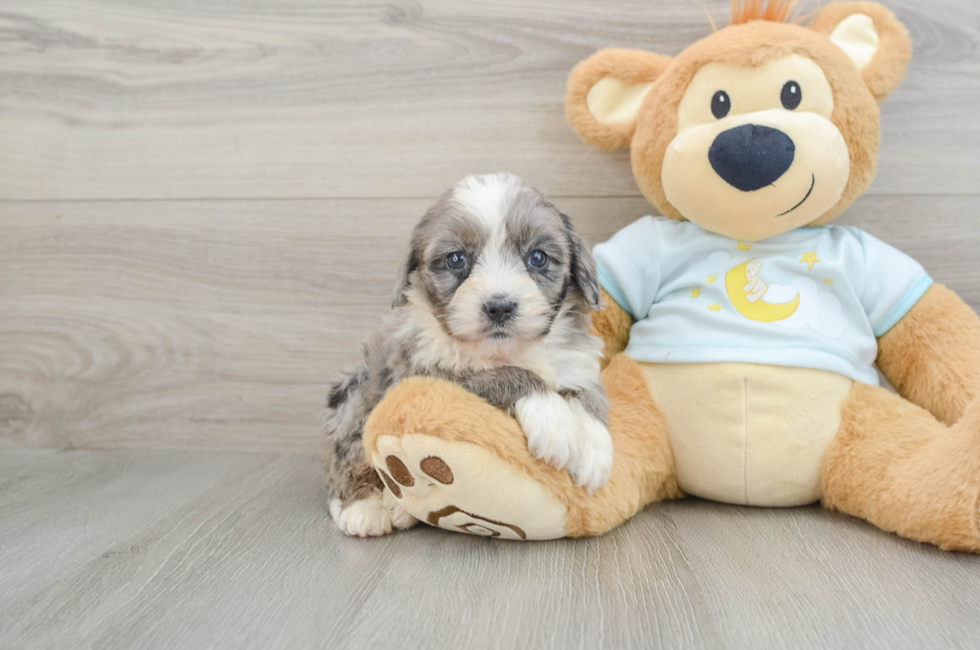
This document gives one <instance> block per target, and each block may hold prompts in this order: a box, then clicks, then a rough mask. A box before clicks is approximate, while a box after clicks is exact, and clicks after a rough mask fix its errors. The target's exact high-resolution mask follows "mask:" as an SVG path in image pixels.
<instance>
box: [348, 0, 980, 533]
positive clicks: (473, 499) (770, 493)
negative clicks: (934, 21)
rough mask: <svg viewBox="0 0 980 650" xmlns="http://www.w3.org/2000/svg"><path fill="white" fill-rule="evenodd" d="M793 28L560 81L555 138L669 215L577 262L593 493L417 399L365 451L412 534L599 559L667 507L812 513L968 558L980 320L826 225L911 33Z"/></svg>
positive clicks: (729, 35)
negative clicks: (595, 421) (615, 166)
mask: <svg viewBox="0 0 980 650" xmlns="http://www.w3.org/2000/svg"><path fill="white" fill-rule="evenodd" d="M790 8H791V6H790V3H788V2H783V1H781V0H780V1H777V0H773V1H770V2H769V3H768V5H766V4H765V3H764V2H761V1H757V0H749V1H748V2H741V3H739V2H734V3H733V18H732V24H731V25H729V26H728V27H726V28H724V29H721V30H718V31H716V32H715V33H713V34H712V35H710V36H708V37H707V38H705V39H703V40H701V41H699V42H697V43H695V44H693V45H691V46H690V47H688V48H687V49H686V50H684V51H683V52H681V53H680V54H679V55H677V56H676V57H673V58H670V57H666V56H661V55H658V54H652V53H649V52H643V51H638V50H603V51H600V52H598V53H596V54H595V55H593V56H592V57H590V58H589V59H587V60H585V61H583V62H582V63H580V64H579V65H578V66H577V67H576V68H575V70H574V71H573V72H572V74H571V77H570V79H569V82H568V94H567V104H566V113H567V117H568V120H569V121H570V122H571V125H572V127H573V128H574V129H575V131H576V132H577V133H578V134H579V136H581V138H582V139H583V140H584V141H585V142H586V143H588V144H590V145H593V146H596V147H602V148H606V149H611V148H617V147H625V146H629V147H630V148H631V152H632V164H633V173H634V176H635V178H636V181H637V183H638V185H639V187H640V189H641V190H642V191H643V194H644V196H646V197H647V198H648V199H649V200H650V201H651V202H652V203H653V204H654V205H655V206H656V207H657V208H658V210H659V211H660V213H661V214H662V215H664V216H661V217H645V218H643V219H641V220H639V221H637V222H635V223H633V224H632V225H630V226H628V227H627V228H625V229H624V230H622V231H620V233H618V234H617V235H616V236H614V237H613V238H612V239H611V240H610V241H609V242H606V243H604V244H600V245H598V246H597V247H596V249H595V255H596V259H597V261H598V263H599V268H600V281H601V284H602V286H603V290H604V291H603V299H604V308H603V309H602V310H601V311H596V312H594V313H593V327H594V331H595V332H596V333H598V334H599V335H601V336H602V337H603V339H604V340H605V353H606V359H607V365H606V367H605V369H604V371H603V381H604V382H605V384H606V388H607V392H608V396H609V400H610V403H611V412H610V416H609V424H610V430H611V432H612V436H613V444H614V447H615V461H614V467H613V473H612V479H611V481H610V483H609V484H608V485H607V486H605V487H603V488H601V489H600V490H598V491H597V492H596V493H594V494H588V493H587V492H586V491H585V490H583V489H580V488H576V487H575V486H574V485H573V483H572V481H571V479H570V478H569V477H568V475H567V473H565V472H563V471H559V470H557V469H555V468H553V467H551V466H549V465H547V464H545V463H543V462H541V461H538V460H536V459H534V458H533V457H532V456H531V454H530V453H529V452H528V449H527V442H526V440H525V438H524V435H523V433H522V432H521V430H520V428H519V426H518V425H517V422H516V421H515V420H513V419H512V418H510V417H508V416H507V415H506V414H505V413H503V412H501V411H498V410H496V409H494V408H493V407H491V406H490V405H489V404H487V403H486V402H483V401H482V400H481V399H480V398H478V397H476V396H474V395H472V394H469V393H467V392H465V391H464V390H463V389H461V388H459V387H456V386H453V385H450V384H448V383H445V382H442V381H439V380H435V379H425V378H420V379H411V380H408V381H405V382H404V383H402V384H401V385H399V386H397V387H395V388H394V389H393V390H392V391H391V392H390V393H389V395H388V396H387V397H386V399H385V400H384V401H383V402H382V403H381V405H379V406H378V408H377V409H376V410H375V411H374V413H373V414H372V416H371V418H370V420H369V422H368V425H367V427H366V428H365V435H364V444H365V449H366V453H367V455H368V457H369V458H370V460H371V462H372V463H373V465H374V466H375V468H376V469H377V470H378V472H379V474H380V475H381V477H382V479H383V481H384V483H385V484H386V486H387V489H388V490H390V491H391V493H392V495H393V496H394V497H396V498H397V499H398V500H399V503H401V504H402V505H403V507H404V508H405V509H406V510H407V511H408V512H410V513H412V514H413V515H414V516H416V517H417V518H419V519H421V520H422V521H425V522H428V523H429V524H431V525H433V526H441V527H443V528H447V529H450V530H455V531H462V532H467V533H472V534H478V535H485V536H490V537H499V538H505V539H521V540H530V539H548V538H558V537H563V536H571V537H575V536H588V535H598V534H601V533H603V532H605V531H608V530H610V529H612V528H614V527H615V526H618V525H619V524H621V523H622V522H624V521H625V520H626V519H628V518H629V517H630V516H632V515H633V514H634V513H636V512H637V511H638V510H640V509H641V508H643V507H644V506H645V505H647V504H649V503H652V502H655V501H658V500H662V499H673V498H678V497H681V496H683V494H685V493H688V494H692V495H697V496H700V497H703V498H706V499H712V500H716V501H722V502H728V503H736V504H743V505H746V504H747V505H756V506H795V505H802V504H807V503H813V502H816V501H820V502H821V503H822V504H823V505H824V506H826V507H827V508H831V509H835V510H840V511H842V512H845V513H848V514H850V515H853V516H855V517H861V518H863V519H866V520H867V521H869V522H871V523H872V524H874V525H876V526H878V527H880V528H882V529H885V530H888V531H894V532H896V533H898V534H899V535H902V536H905V537H908V538H911V539H915V540H919V541H922V542H928V543H931V544H935V545H937V546H939V547H941V548H944V549H950V550H962V551H973V552H978V551H980V398H978V395H980V319H978V317H977V315H976V314H975V313H974V311H973V310H972V309H971V308H970V307H969V306H967V305H966V304H965V303H964V302H963V301H962V300H960V299H959V298H958V297H957V296H956V295H955V294H954V293H953V292H951V291H950V290H948V289H946V288H944V287H943V286H941V285H938V284H934V283H933V281H932V280H931V279H930V277H929V276H928V274H927V273H926V271H925V270H924V269H923V268H922V266H920V265H919V264H918V263H916V262H915V261H914V260H912V259H911V258H909V257H908V256H906V255H905V254H903V253H901V252H900V251H898V250H896V249H894V248H892V247H890V246H888V245H887V244H885V243H883V242H881V241H879V240H877V239H875V238H873V237H871V236H870V235H868V234H867V233H865V232H863V231H861V230H859V229H857V228H853V227H845V226H837V225H829V224H830V222H831V221H832V220H833V219H834V218H835V217H836V216H837V215H839V214H840V213H841V212H842V211H843V210H844V209H845V208H847V207H848V206H849V205H850V204H851V203H852V202H853V201H854V199H855V198H857V197H858V196H860V195H861V194H862V193H863V192H864V191H865V190H867V188H868V186H869V185H870V183H871V180H872V177H873V176H874V173H875V166H876V161H877V155H878V144H879V134H880V129H879V113H878V103H879V102H880V101H882V100H883V99H885V97H887V96H888V95H889V94H890V93H891V92H892V91H894V90H895V89H896V88H897V87H898V85H899V83H900V82H901V80H902V78H903V77H904V75H905V71H906V68H907V66H908V63H909V59H910V57H911V44H910V40H909V36H908V33H907V31H906V30H905V28H904V27H903V26H902V25H901V23H899V22H898V20H897V19H896V18H895V16H894V15H893V14H892V13H891V12H889V11H888V10H886V9H885V8H884V7H882V6H881V5H879V4H876V3H872V2H839V3H838V2H835V3H830V4H828V5H827V6H825V7H824V8H823V9H822V10H820V11H819V12H818V13H817V14H816V15H815V16H814V18H813V20H812V21H811V22H810V24H809V25H808V26H803V25H801V24H795V23H793V22H790V21H789V20H788V16H789V13H790ZM923 227H928V224H927V222H924V223H923ZM876 367H877V369H878V370H880V371H881V373H882V374H883V375H884V376H885V377H886V378H887V379H888V381H889V382H890V383H891V384H892V385H893V386H894V387H895V389H896V390H897V391H898V394H895V393H894V392H891V391H889V390H887V389H886V388H884V387H882V386H879V385H878V384H879V381H878V375H877V372H876V369H875V368H876Z"/></svg>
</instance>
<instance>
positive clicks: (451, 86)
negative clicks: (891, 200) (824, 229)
mask: <svg viewBox="0 0 980 650" xmlns="http://www.w3.org/2000/svg"><path fill="white" fill-rule="evenodd" d="M727 5H728V3H727V0H706V1H705V2H688V3H678V2H675V1H673V0H623V1H620V2H615V3H595V2H591V1H590V0H574V1H562V2H561V3H557V2H553V1H551V0H536V1H533V2H526V1H524V0H506V1H503V2H491V3H487V2H457V1H455V0H429V1H427V2H422V3H394V4H392V3H388V4H377V3H369V2H365V1H357V0H343V1H335V2H329V3H323V2H320V1H319V0H286V1H281V0H251V1H250V2H247V3H245V2H242V3H202V2H197V1H196V0H176V1H174V2H166V3H161V2H158V1H156V0H127V1H125V2H120V1H118V0H87V1H86V2H84V3H80V2H72V3H53V2H39V1H37V0H6V1H5V2H4V6H3V10H2V12H0V30H2V31H3V33H4V34H5V37H4V38H3V39H0V198H3V199H17V200H43V199H100V198H101V199H110V198H115V199H140V198H249V197H251V198H277V197H290V198H293V197H306V198H344V197H363V198H376V197H430V196H434V195H436V194H438V193H439V192H441V191H442V190H443V189H444V188H445V187H446V186H448V185H449V184H450V183H451V182H452V181H453V180H455V179H456V178H457V177H458V176H460V175H461V174H464V173H477V172H488V171H499V170H509V171H513V172H515V173H518V174H520V175H522V176H525V177H527V178H528V179H529V180H532V181H534V182H535V183H537V184H539V185H541V186H544V187H548V188H549V191H551V192H552V193H554V194H556V195H577V196H638V195H639V193H638V191H637V188H636V185H635V183H634V181H633V179H632V176H631V172H630V167H629V156H628V154H627V152H624V151H619V152H603V151H598V150H593V149H590V148H589V147H587V146H585V145H584V144H582V143H581V142H580V141H579V140H578V138H577V137H576V136H575V135H574V133H573V132H572V131H571V129H570V128H569V127H568V126H567V125H566V124H565V120H564V117H563V116H564V110H563V99H564V88H565V80H566V78H567V75H568V73H569V71H570V70H571V69H572V67H573V66H574V65H575V64H576V63H577V62H578V61H580V60H581V59H583V58H585V57H586V56H588V55H589V54H591V53H592V52H594V51H595V50H597V49H601V48H603V47H636V48H648V49H656V50H658V51H660V52H662V53H665V54H676V53H677V52H679V51H681V50H682V49H683V48H684V47H686V46H687V45H688V44H690V43H692V42H693V41H694V40H696V39H698V38H701V37H704V36H707V35H708V34H709V33H710V27H709V24H708V20H707V17H706V16H705V14H704V10H705V8H707V9H709V10H710V11H711V13H712V14H713V15H714V16H715V18H716V20H717V21H718V22H719V23H720V24H723V23H724V22H725V20H726V16H727ZM888 5H889V6H890V7H891V8H893V9H894V10H895V11H896V12H897V14H898V15H899V17H900V18H901V19H902V20H903V21H904V22H905V24H906V25H907V26H908V27H909V29H910V31H911V33H912V37H913V41H914V44H915V48H916V56H915V58H914V60H913V63H912V68H911V71H910V73H909V76H908V79H907V81H906V82H905V84H904V85H903V87H902V88H901V89H900V90H899V91H898V92H897V93H896V94H895V96H894V97H893V98H891V99H890V100H889V101H888V102H886V103H885V104H884V105H883V108H882V111H883V124H884V127H883V128H884V134H883V142H884V145H883V148H882V152H881V165H880V169H879V176H878V180H877V182H876V183H875V185H874V186H873V189H872V192H873V193H875V194H883V195H907V194H937V193H942V194H975V193H976V192H977V184H976V178H977V177H978V175H980V161H978V158H977V156H976V155H975V152H976V151H977V150H978V149H980V122H978V120H976V119H975V117H976V116H975V108H974V107H975V106H977V105H980V50H978V49H977V48H976V47H975V44H976V42H977V41H978V39H980V9H978V6H977V5H976V3H970V2H965V1H964V0H942V1H935V2H930V3H928V4H923V3H921V2H918V1H917V0H891V1H890V2H888Z"/></svg>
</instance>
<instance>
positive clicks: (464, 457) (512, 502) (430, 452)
mask: <svg viewBox="0 0 980 650" xmlns="http://www.w3.org/2000/svg"><path fill="white" fill-rule="evenodd" d="M371 461H372V463H373V464H374V467H375V469H376V470H377V471H378V474H379V475H380V476H381V479H382V480H383V481H384V483H385V485H386V486H387V489H386V491H385V498H386V499H393V500H394V502H395V503H397V504H398V505H400V506H401V507H402V508H403V509H404V510H405V511H406V512H408V513H410V514H411V515H412V516H414V517H415V518H417V519H419V520H421V521H424V522H426V523H428V524H430V525H432V526H438V527H440V528H445V529H447V530H452V531H455V532H464V533H469V534H471V535H481V536H484V537H495V538H498V539H513V540H530V539H557V538H559V537H564V536H565V515H566V512H567V511H566V508H565V506H564V505H563V504H562V503H561V502H560V501H559V500H558V499H557V498H555V496H554V495H553V494H552V493H551V492H549V491H548V490H546V489H545V488H544V487H543V486H542V485H541V484H539V483H537V482H536V481H534V480H533V479H531V478H530V477H529V476H528V475H527V474H525V473H524V472H522V471H520V470H519V469H517V468H515V467H513V466H511V465H509V464H508V463H506V462H504V461H503V460H501V459H500V458H499V457H498V456H496V455H495V454H492V453H491V452H489V451H487V450H486V449H484V448H483V447H480V446H478V445H474V444H472V443H468V442H453V441H446V440H442V439H440V438H433V437H431V436H426V435H421V434H409V435H405V436H401V437H394V436H380V437H379V438H378V439H377V451H376V452H375V453H373V454H372V457H371Z"/></svg>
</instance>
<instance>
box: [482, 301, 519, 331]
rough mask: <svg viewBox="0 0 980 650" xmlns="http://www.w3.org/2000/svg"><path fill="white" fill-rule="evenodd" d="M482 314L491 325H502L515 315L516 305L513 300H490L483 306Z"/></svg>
mask: <svg viewBox="0 0 980 650" xmlns="http://www.w3.org/2000/svg"><path fill="white" fill-rule="evenodd" d="M483 313H485V314H486V315H487V318H489V319H490V320H491V321H492V322H493V323H495V324H497V325H503V324H504V323H506V322H507V321H509V320H510V319H512V318H513V317H514V314H516V313H517V303H516V302H514V301H513V300H496V299H495V300H490V301H489V302H487V303H485V304H484V305H483Z"/></svg>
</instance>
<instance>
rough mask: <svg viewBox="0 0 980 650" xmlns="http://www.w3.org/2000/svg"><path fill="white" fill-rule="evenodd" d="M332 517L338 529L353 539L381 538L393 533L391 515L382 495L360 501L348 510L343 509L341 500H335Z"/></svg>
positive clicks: (331, 506) (348, 507)
mask: <svg viewBox="0 0 980 650" xmlns="http://www.w3.org/2000/svg"><path fill="white" fill-rule="evenodd" d="M330 515H331V516H332V517H333V520H334V521H335V522H337V527H338V528H340V530H342V531H344V533H346V534H348V535H350V536H351V537H380V536H381V535H387V534H388V533H390V532H391V515H390V514H389V512H388V508H386V507H385V504H384V502H383V501H382V500H381V494H380V493H375V494H372V495H371V496H369V497H367V498H365V499H358V500H357V501H355V502H353V503H352V504H350V505H349V506H347V507H346V508H343V507H341V502H340V499H334V500H333V501H332V502H331V503H330Z"/></svg>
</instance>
